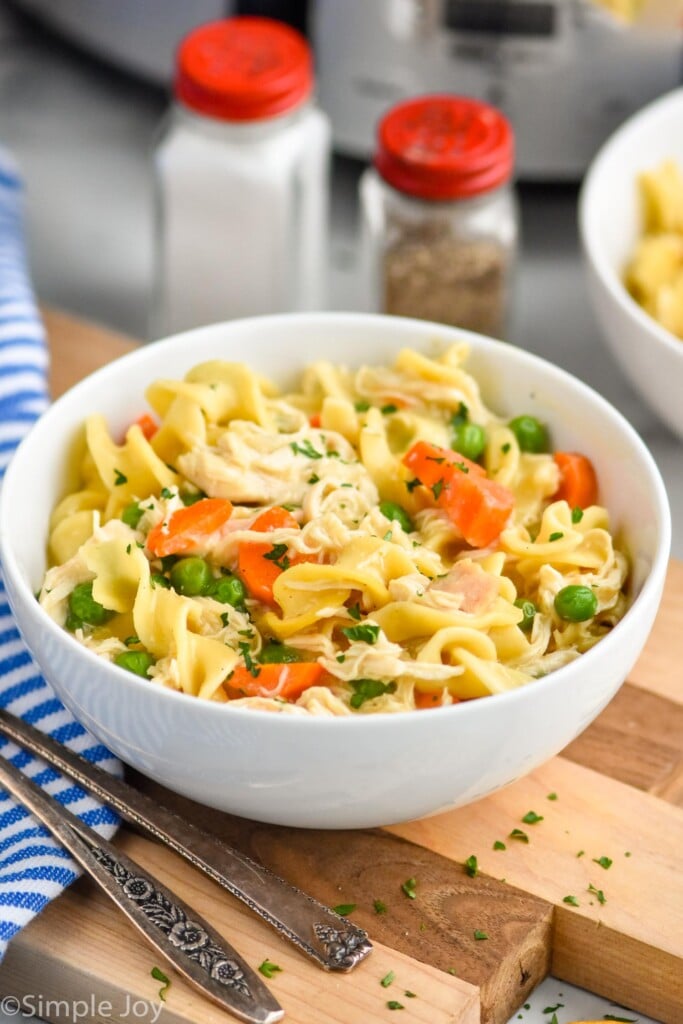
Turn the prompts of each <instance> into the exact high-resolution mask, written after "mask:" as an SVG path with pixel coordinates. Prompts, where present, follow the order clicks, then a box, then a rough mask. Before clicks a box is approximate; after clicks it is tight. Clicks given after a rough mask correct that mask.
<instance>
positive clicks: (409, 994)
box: [403, 988, 417, 999]
mask: <svg viewBox="0 0 683 1024" xmlns="http://www.w3.org/2000/svg"><path fill="white" fill-rule="evenodd" d="M403 995H404V996H405V997H406V999H417V993H416V992H411V991H410V989H409V988H407V989H406V990H405V992H404V993H403Z"/></svg>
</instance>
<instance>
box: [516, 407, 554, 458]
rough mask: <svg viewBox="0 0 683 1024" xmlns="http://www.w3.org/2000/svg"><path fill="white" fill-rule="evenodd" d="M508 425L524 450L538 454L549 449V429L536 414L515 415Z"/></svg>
mask: <svg viewBox="0 0 683 1024" xmlns="http://www.w3.org/2000/svg"><path fill="white" fill-rule="evenodd" d="M508 426H509V428H510V430H511V431H512V433H513V434H514V435H515V437H516V438H517V444H518V445H519V447H520V449H521V450H522V451H523V452H533V453H534V454H538V453H539V452H547V451H548V450H549V448H550V441H549V440H548V431H547V430H546V429H545V427H544V426H543V424H542V423H541V422H539V420H537V419H536V417H535V416H515V418H514V419H513V420H510V422H509V423H508Z"/></svg>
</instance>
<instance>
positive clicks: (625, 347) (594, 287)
mask: <svg viewBox="0 0 683 1024" xmlns="http://www.w3.org/2000/svg"><path fill="white" fill-rule="evenodd" d="M664 160H674V161H675V162H676V163H678V165H679V166H680V167H683V88H680V89H675V90H674V91H673V92H671V93H668V94H667V95H666V96H663V97H662V98H661V99H658V100H656V101H655V102H654V103H651V104H650V105H649V106H647V107H645V108H644V109H643V110H641V111H640V112H639V113H638V114H636V115H635V116H634V117H632V118H630V119H629V120H628V121H626V123H625V124H623V125H622V126H621V128H619V129H618V130H617V131H616V132H615V133H614V135H612V137H611V138H610V139H608V141H607V142H606V143H605V145H604V146H603V147H602V149H601V150H600V151H599V153H598V154H597V156H596V157H595V159H594V161H593V163H592V164H591V166H590V168H589V170H588V174H587V175H586V179H585V181H584V185H583V188H582V190H581V196H580V201H579V229H580V235H581V244H582V247H583V254H584V262H585V265H586V272H587V279H588V286H589V292H590V296H591V299H592V301H593V306H594V308H595V312H596V314H597V317H598V320H599V322H600V326H601V327H602V331H603V335H604V338H605V341H606V342H607V345H608V346H609V349H610V351H611V353H612V355H613V356H614V358H615V359H616V361H617V363H618V364H619V366H620V367H621V369H622V370H623V372H624V373H625V375H626V376H627V377H628V379H629V381H630V382H631V384H632V386H633V387H634V389H635V390H636V391H637V392H638V394H639V395H640V396H641V397H642V398H643V400H644V401H645V402H647V404H648V405H649V406H650V408H651V409H652V411H653V412H654V413H655V414H656V415H657V416H658V417H659V418H660V419H661V420H662V421H663V422H664V423H666V425H667V426H668V427H669V428H670V429H671V430H672V431H673V432H674V433H675V434H677V435H678V436H679V437H680V438H682V439H683V402H682V401H681V395H682V394H683V341H682V340H681V339H679V338H677V337H676V336H675V335H673V334H671V332H670V331H668V330H666V328H665V327H662V325H661V324H659V323H658V322H657V321H656V320H655V319H654V318H653V317H651V316H650V315H649V314H648V313H646V312H645V310H644V309H642V308H641V307H640V306H639V305H638V303H637V302H636V301H635V299H633V298H632V297H631V295H630V294H629V292H628V291H627V289H626V287H625V285H624V282H623V275H624V270H625V268H626V265H627V263H628V262H629V260H630V259H631V257H632V255H633V253H634V251H635V247H636V242H637V241H638V239H639V237H640V235H641V230H642V227H641V207H640V188H639V184H638V176H639V175H640V173H641V172H642V171H647V170H653V169H655V168H656V167H658V166H659V165H660V164H661V163H662V161H664Z"/></svg>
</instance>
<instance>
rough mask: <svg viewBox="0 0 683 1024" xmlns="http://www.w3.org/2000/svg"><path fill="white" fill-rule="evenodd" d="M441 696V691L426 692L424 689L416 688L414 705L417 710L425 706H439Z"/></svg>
mask: <svg viewBox="0 0 683 1024" xmlns="http://www.w3.org/2000/svg"><path fill="white" fill-rule="evenodd" d="M442 697H443V691H441V693H427V692H426V691H424V690H416V691H415V707H416V708H417V709H418V711H423V710H424V709H425V708H439V707H441V699H442Z"/></svg>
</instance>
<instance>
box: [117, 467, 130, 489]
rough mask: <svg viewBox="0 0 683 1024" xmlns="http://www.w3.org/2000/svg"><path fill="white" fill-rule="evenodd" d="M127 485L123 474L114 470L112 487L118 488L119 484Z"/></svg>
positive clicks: (118, 470) (126, 478)
mask: <svg viewBox="0 0 683 1024" xmlns="http://www.w3.org/2000/svg"><path fill="white" fill-rule="evenodd" d="M127 483H128V477H127V476H125V474H124V473H122V472H121V470H120V469H115V470H114V487H120V486H121V484H127Z"/></svg>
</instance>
